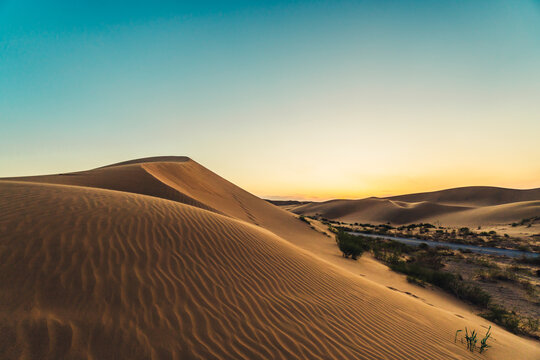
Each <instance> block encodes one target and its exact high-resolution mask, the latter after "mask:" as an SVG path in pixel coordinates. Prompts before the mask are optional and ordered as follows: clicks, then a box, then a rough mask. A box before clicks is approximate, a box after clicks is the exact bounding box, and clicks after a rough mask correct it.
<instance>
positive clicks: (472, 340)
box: [454, 326, 491, 353]
mask: <svg viewBox="0 0 540 360" xmlns="http://www.w3.org/2000/svg"><path fill="white" fill-rule="evenodd" d="M462 331H463V330H461V329H459V330H456V334H455V335H454V343H455V342H457V337H458V334H459V333H460V332H462ZM490 336H491V326H490V327H489V328H488V331H487V332H486V335H485V336H484V338H483V339H482V340H480V349H479V352H480V353H483V352H484V351H486V350H487V349H488V348H490V347H491V346H490V345H488V344H487V341H488V339H489V338H490ZM477 337H478V333H477V332H476V330H473V331H472V332H471V333H470V334H469V331H468V329H467V327H465V341H466V342H467V350H469V351H470V352H474V350H475V349H476V343H477V342H478V339H477ZM461 342H462V343H463V339H461Z"/></svg>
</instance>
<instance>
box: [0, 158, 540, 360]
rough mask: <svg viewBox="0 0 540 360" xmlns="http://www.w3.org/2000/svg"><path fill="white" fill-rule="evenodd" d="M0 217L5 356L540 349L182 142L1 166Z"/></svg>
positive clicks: (429, 353)
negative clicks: (94, 161) (99, 157)
mask: <svg viewBox="0 0 540 360" xmlns="http://www.w3.org/2000/svg"><path fill="white" fill-rule="evenodd" d="M392 201H393V200H392ZM395 201H401V200H395ZM449 206H463V204H461V205H449ZM496 206H498V205H496ZM472 210H474V209H469V210H467V211H472ZM0 231H1V234H2V237H1V239H0V294H1V296H0V317H1V318H2V321H1V326H2V331H1V334H2V336H1V337H0V358H2V359H63V358H70V359H478V358H485V359H538V358H540V346H539V345H538V342H535V341H533V340H529V339H525V338H521V337H518V336H515V335H513V334H510V333H509V332H507V331H505V330H503V329H501V328H499V327H497V326H493V327H494V331H493V333H494V335H493V339H492V343H491V345H492V346H493V347H492V348H491V349H490V350H488V351H487V352H486V353H485V354H482V355H479V354H477V353H475V354H471V353H469V352H468V351H467V350H466V348H465V346H464V345H463V344H460V343H457V344H454V333H455V331H456V330H457V329H463V328H464V327H465V326H467V327H469V328H476V329H477V330H479V331H480V332H481V333H483V332H484V331H485V330H486V329H487V327H488V326H489V325H492V324H490V323H489V322H488V321H486V320H484V319H482V318H479V317H477V316H475V315H474V314H473V313H472V311H471V310H470V309H469V308H468V307H467V306H466V305H464V304H460V303H459V302H456V301H454V300H452V299H446V298H445V297H444V295H442V294H440V293H437V292H431V293H430V291H428V290H422V291H424V292H425V293H419V294H420V296H417V297H413V296H411V295H410V292H409V294H407V293H406V292H405V291H404V290H403V289H405V286H407V285H405V284H406V282H405V281H404V280H403V277H402V276H400V275H398V274H394V273H389V272H388V271H386V272H385V271H383V270H382V268H381V267H382V265H380V264H378V263H376V262H373V261H371V260H370V259H369V258H368V259H365V260H366V261H364V262H353V261H350V260H346V259H343V258H341V257H340V256H339V251H338V249H337V247H336V246H335V243H334V240H333V239H331V238H329V237H327V236H325V235H323V234H322V233H320V232H318V231H315V230H313V229H310V228H309V226H308V225H307V224H305V223H303V222H301V221H299V220H298V219H297V218H296V217H295V216H294V215H293V214H290V213H288V212H286V211H284V210H282V209H280V208H278V207H276V206H274V205H271V204H269V203H267V202H265V201H264V200H262V199H259V198H257V197H256V196H254V195H252V194H250V193H248V192H246V191H244V190H242V189H240V188H239V187H237V186H235V185H234V184H232V183H230V182H228V181H226V180H225V179H223V178H221V177H219V176H218V175H216V174H214V173H212V172H211V171H209V170H207V169H206V168H204V167H203V166H201V165H199V164H197V163H196V162H194V161H192V160H190V159H188V158H185V157H165V158H152V159H142V160H135V161H129V162H125V163H120V164H115V165H112V166H107V167H103V168H99V169H94V170H90V171H84V172H79V173H70V174H61V175H49V176H38V177H27V178H11V179H2V180H1V181H0ZM408 286H411V285H408Z"/></svg>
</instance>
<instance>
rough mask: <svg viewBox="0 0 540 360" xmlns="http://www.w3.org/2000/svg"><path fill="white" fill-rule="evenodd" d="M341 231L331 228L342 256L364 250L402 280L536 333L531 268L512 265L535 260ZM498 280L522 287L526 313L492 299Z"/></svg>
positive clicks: (517, 330)
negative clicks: (492, 256) (431, 288)
mask: <svg viewBox="0 0 540 360" xmlns="http://www.w3.org/2000/svg"><path fill="white" fill-rule="evenodd" d="M345 230H347V228H343V227H340V228H338V229H337V233H336V243H337V244H338V247H339V249H340V251H341V252H342V254H343V256H344V257H346V258H351V259H354V260H356V259H358V258H359V257H360V256H361V255H362V254H363V253H364V252H370V253H371V254H372V255H373V257H374V258H376V259H377V260H379V261H381V262H383V263H384V264H386V265H387V266H388V267H389V268H390V269H392V270H393V271H396V272H399V273H402V274H404V275H406V276H407V281H408V282H410V283H413V284H415V285H418V286H423V287H425V286H436V287H439V288H440V289H442V290H444V291H446V292H448V293H449V294H452V295H453V296H455V297H457V298H458V299H461V300H463V301H466V302H468V303H470V304H473V305H475V306H477V307H478V309H479V311H480V313H479V314H480V315H481V316H482V317H484V318H486V319H488V320H490V321H492V322H494V323H496V324H499V325H501V326H503V327H505V328H506V329H508V330H510V331H512V332H513V333H516V334H527V335H530V336H533V337H537V338H538V334H537V333H538V328H539V324H538V320H537V319H538V316H537V314H538V303H539V301H538V290H537V287H538V285H536V283H533V282H531V280H530V278H531V277H535V276H536V275H537V272H536V271H535V270H532V269H530V268H527V267H524V266H519V265H518V264H520V263H525V264H526V263H528V262H532V263H534V264H537V260H530V259H529V258H519V259H516V260H514V261H511V260H509V259H504V261H505V262H504V263H501V262H500V261H499V262H497V261H494V260H491V259H489V257H487V256H481V255H479V254H473V253H465V254H463V253H461V252H459V251H454V250H450V249H449V248H446V247H436V248H430V247H428V246H427V245H426V244H422V245H421V246H411V245H407V244H403V243H400V242H397V241H392V240H388V239H384V238H374V237H367V236H361V235H360V236H358V235H352V234H349V233H347V232H346V231H345ZM465 231H466V230H463V232H465ZM525 259H526V260H525ZM499 260H500V259H499ZM460 264H461V265H460ZM460 269H461V270H460ZM464 269H465V271H462V270H464ZM462 274H463V275H462ZM503 284H508V286H511V287H512V289H513V288H518V289H522V290H523V292H524V293H523V297H527V299H525V300H526V301H528V302H529V303H530V305H531V306H530V307H531V309H532V310H531V311H530V313H529V314H522V313H519V312H518V311H516V310H513V309H512V310H510V309H507V308H506V307H504V306H503V305H501V303H499V302H498V301H497V299H496V297H497V296H494V295H496V293H497V291H498V289H499V288H500V286H503ZM494 285H496V286H497V287H494ZM525 300H523V301H525ZM502 303H504V301H503V302H502ZM531 315H532V316H531Z"/></svg>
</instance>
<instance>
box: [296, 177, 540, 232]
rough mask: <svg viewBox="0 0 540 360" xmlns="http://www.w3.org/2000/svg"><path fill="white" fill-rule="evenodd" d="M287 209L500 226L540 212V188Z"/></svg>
mask: <svg viewBox="0 0 540 360" xmlns="http://www.w3.org/2000/svg"><path fill="white" fill-rule="evenodd" d="M287 209H288V210H291V211H293V212H295V213H297V214H303V215H315V214H319V215H321V216H322V217H325V218H328V219H331V220H339V221H347V222H353V223H354V222H360V223H366V222H372V223H386V222H390V223H392V224H398V225H399V224H408V223H415V222H417V223H418V222H437V223H440V224H443V225H496V224H502V223H506V224H508V223H509V222H513V221H518V220H521V219H523V218H528V217H532V216H537V215H540V189H531V190H516V189H504V188H497V187H487V186H471V187H462V188H456V189H448V190H441V191H434V192H426V193H418V194H409V195H401V196H392V197H387V198H375V197H373V198H367V199H360V200H330V201H325V202H321V203H317V202H312V203H304V204H289V205H288V206H287Z"/></svg>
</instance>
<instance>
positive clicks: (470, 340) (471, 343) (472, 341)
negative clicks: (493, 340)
mask: <svg viewBox="0 0 540 360" xmlns="http://www.w3.org/2000/svg"><path fill="white" fill-rule="evenodd" d="M476 335H477V333H476V330H473V331H472V333H471V335H469V332H468V331H467V327H465V340H466V341H467V349H468V350H469V351H470V352H473V351H474V349H475V348H476V341H477V340H476Z"/></svg>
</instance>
